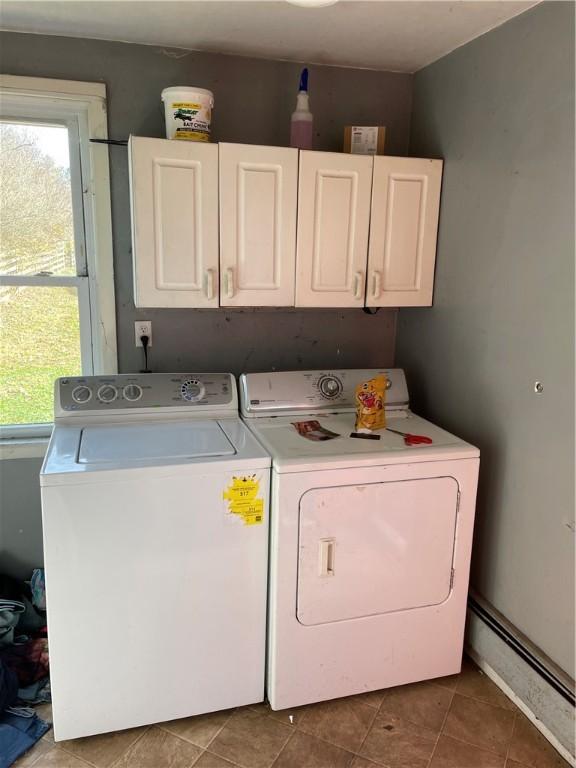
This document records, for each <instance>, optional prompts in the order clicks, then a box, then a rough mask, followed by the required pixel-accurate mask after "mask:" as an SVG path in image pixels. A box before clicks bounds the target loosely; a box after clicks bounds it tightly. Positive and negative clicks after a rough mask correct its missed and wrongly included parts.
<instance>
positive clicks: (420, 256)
mask: <svg viewBox="0 0 576 768" xmlns="http://www.w3.org/2000/svg"><path fill="white" fill-rule="evenodd" d="M441 184H442V160H422V159H420V158H414V157H385V156H384V157H375V158H374V177H373V183H372V211H371V219H370V247H369V256H368V281H367V288H366V306H368V307H417V306H424V307H427V306H430V305H431V304H432V291H433V287H434V264H435V261H436V235H437V231H438V213H439V209H440V187H441Z"/></svg>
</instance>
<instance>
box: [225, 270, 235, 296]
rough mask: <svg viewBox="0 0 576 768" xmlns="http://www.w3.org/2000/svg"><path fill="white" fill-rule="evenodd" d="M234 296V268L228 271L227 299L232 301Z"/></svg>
mask: <svg viewBox="0 0 576 768" xmlns="http://www.w3.org/2000/svg"><path fill="white" fill-rule="evenodd" d="M233 296H234V270H233V269H232V267H230V268H228V269H227V270H226V297H227V298H228V299H231V298H232V297H233Z"/></svg>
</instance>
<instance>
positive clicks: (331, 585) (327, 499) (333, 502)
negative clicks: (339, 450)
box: [297, 477, 458, 625]
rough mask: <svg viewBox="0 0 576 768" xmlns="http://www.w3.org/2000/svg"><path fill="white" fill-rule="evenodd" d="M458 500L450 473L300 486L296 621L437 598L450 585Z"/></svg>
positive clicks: (414, 605) (445, 593) (441, 597)
mask: <svg viewBox="0 0 576 768" xmlns="http://www.w3.org/2000/svg"><path fill="white" fill-rule="evenodd" d="M457 508H458V483H457V482H456V480H455V479H454V478H453V477H436V478H422V479H419V480H405V481H400V482H389V483H373V484H370V485H349V486H344V487H336V488H315V489H313V490H310V491H308V492H307V493H305V494H304V495H303V496H302V498H301V499H300V534H299V549H300V551H299V561H298V600H297V617H298V621H300V623H301V624H307V625H314V624H325V623H328V622H333V621H342V620H345V619H356V618H360V617H362V616H373V615H376V614H382V613H388V612H391V611H402V610H410V609H414V608H421V607H424V606H431V605H438V604H439V603H442V602H443V601H444V600H446V598H447V597H448V595H449V594H450V589H451V576H452V559H453V554H454V541H455V531H456V514H457Z"/></svg>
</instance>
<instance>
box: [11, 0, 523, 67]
mask: <svg viewBox="0 0 576 768" xmlns="http://www.w3.org/2000/svg"><path fill="white" fill-rule="evenodd" d="M537 2H538V0H528V1H525V2H516V1H515V0H498V1H497V2H494V1H493V0H456V1H455V2H446V1H445V0H340V2H339V3H337V4H336V5H332V6H330V7H326V8H301V7H297V6H294V5H290V4H288V3H287V2H284V0H260V1H254V0H180V1H179V2H173V1H172V0H147V1H146V2H142V1H141V0H95V1H94V0H84V2H78V1H74V0H59V1H58V2H55V1H54V0H41V1H40V2H38V1H37V0H26V1H25V2H24V1H22V0H18V1H15V0H4V1H3V2H2V11H1V17H0V26H1V27H2V29H5V30H15V31H20V32H35V33H39V34H47V35H64V36H67V37H87V38H98V39H104V40H122V41H126V42H130V43H145V44H149V45H157V46H166V47H178V48H187V49H191V50H202V51H211V52H219V53H231V54H237V55H242V56H256V57H259V58H267V59H284V60H289V61H299V62H308V63H314V64H330V65H337V66H350V67H365V68H369V69H379V70H391V71H396V72H415V71H417V70H418V69H421V68H422V67H424V66H426V65H427V64H430V63H431V62H433V61H436V59H439V58H441V57H442V56H444V55H445V54H447V53H449V52H450V51H452V50H454V49H455V48H458V47H459V46H461V45H464V43H467V42H469V41H470V40H472V39H473V38H475V37H478V36H479V35H482V34H484V33H485V32H487V31H488V30H490V29H493V28H494V27H497V26H499V25H500V24H503V23H504V22H505V21H507V20H508V19H510V18H512V17H513V16H516V15H517V14H519V13H522V12H523V11H525V10H527V9H528V8H530V7H532V6H533V5H536V4H537Z"/></svg>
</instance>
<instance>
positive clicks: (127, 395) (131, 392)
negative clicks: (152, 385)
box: [122, 384, 142, 403]
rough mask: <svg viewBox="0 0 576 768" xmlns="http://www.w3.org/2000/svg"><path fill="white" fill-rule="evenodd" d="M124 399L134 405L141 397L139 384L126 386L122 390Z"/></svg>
mask: <svg viewBox="0 0 576 768" xmlns="http://www.w3.org/2000/svg"><path fill="white" fill-rule="evenodd" d="M122 394H123V395H124V399H125V400H128V401H129V402H131V403H135V402H136V401H137V400H140V398H141V397H142V387H141V386H140V385H139V384H126V386H125V387H124V389H123V390H122Z"/></svg>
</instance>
